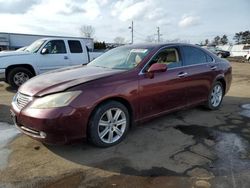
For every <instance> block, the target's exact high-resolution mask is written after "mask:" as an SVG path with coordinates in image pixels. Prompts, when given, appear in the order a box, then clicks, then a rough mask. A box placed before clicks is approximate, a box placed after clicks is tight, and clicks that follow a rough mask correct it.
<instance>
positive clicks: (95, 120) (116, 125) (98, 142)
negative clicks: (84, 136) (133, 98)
mask: <svg viewBox="0 0 250 188" xmlns="http://www.w3.org/2000/svg"><path fill="white" fill-rule="evenodd" d="M129 124H130V115H129V112H128V109H127V108H126V107H125V106H124V105H123V104H122V103H120V102H117V101H109V102H106V103H104V104H102V105H100V106H99V107H97V109H96V110H95V112H94V114H93V115H92V117H91V120H90V122H89V126H88V140H89V141H90V142H91V143H92V144H94V145H95V146H98V147H110V146H113V145H116V144H118V143H120V142H121V141H122V140H123V139H124V138H125V136H126V134H127V132H128V130H129Z"/></svg>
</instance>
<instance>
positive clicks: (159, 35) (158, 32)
mask: <svg viewBox="0 0 250 188" xmlns="http://www.w3.org/2000/svg"><path fill="white" fill-rule="evenodd" d="M161 36H162V34H160V27H157V39H158V40H157V41H158V43H159V42H160V41H161Z"/></svg>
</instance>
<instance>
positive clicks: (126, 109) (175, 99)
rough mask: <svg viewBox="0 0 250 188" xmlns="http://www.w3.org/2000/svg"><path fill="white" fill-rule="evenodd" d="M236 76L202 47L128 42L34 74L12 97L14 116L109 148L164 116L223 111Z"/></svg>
mask: <svg viewBox="0 0 250 188" xmlns="http://www.w3.org/2000/svg"><path fill="white" fill-rule="evenodd" d="M231 80H232V68H231V65H230V63H229V62H228V61H227V60H225V59H221V58H218V57H217V56H216V55H214V54H213V53H211V52H209V51H207V50H206V49H202V48H200V47H198V46H194V45H190V44H178V43H177V44H176V43H173V44H148V45H145V44H142V45H128V46H123V47H118V48H115V49H112V50H110V51H108V52H106V53H104V54H103V55H101V56H100V57H98V58H96V59H95V60H93V61H92V62H90V63H89V64H87V65H79V66H75V67H69V68H64V69H59V70H55V71H52V72H49V73H45V74H42V75H39V76H36V77H34V78H32V79H30V80H28V81H27V82H26V83H24V84H23V85H22V86H21V87H20V88H19V90H18V92H17V94H16V95H15V97H14V98H13V101H12V104H11V116H12V119H13V121H14V123H15V125H16V127H17V128H18V129H19V130H21V131H22V132H23V133H24V134H26V135H28V136H30V137H32V138H33V139H36V140H39V141H41V142H45V143H53V144H55V143H66V142H69V141H72V140H74V139H82V138H87V140H89V141H90V142H91V143H93V144H94V145H96V146H99V147H109V146H112V145H115V144H118V143H119V142H121V141H122V140H123V139H124V138H125V136H126V134H127V133H128V130H129V129H130V128H131V126H132V125H137V124H138V123H140V122H145V121H147V120H150V119H152V118H155V117H158V116H160V115H163V114H166V113H169V112H173V111H176V110H180V109H183V108H187V107H192V106H196V105H206V106H207V108H208V109H210V110H216V109H218V108H219V107H220V106H221V103H222V100H223V97H224V96H225V94H226V93H227V91H228V90H229V88H230V85H231ZM152 141H153V140H152Z"/></svg>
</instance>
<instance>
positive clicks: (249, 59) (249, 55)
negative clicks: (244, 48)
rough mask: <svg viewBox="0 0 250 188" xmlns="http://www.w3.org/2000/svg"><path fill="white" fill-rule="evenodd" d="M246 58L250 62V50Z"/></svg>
mask: <svg viewBox="0 0 250 188" xmlns="http://www.w3.org/2000/svg"><path fill="white" fill-rule="evenodd" d="M246 60H247V61H248V62H249V63H250V51H249V52H248V54H247V55H246Z"/></svg>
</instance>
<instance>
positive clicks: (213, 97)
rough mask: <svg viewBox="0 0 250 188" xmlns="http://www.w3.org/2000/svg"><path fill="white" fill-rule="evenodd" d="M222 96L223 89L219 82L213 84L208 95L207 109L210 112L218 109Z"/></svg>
mask: <svg viewBox="0 0 250 188" xmlns="http://www.w3.org/2000/svg"><path fill="white" fill-rule="evenodd" d="M223 96H224V88H223V85H222V84H221V82H218V81H217V82H215V83H214V84H213V86H212V89H211V91H210V93H209V97H208V101H207V105H206V106H207V108H208V109H210V110H217V109H219V108H220V106H221V103H222V100H223Z"/></svg>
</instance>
